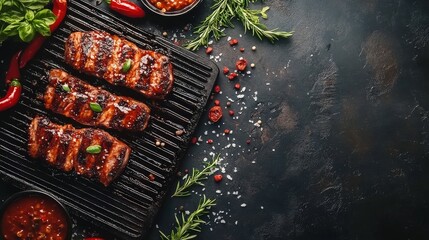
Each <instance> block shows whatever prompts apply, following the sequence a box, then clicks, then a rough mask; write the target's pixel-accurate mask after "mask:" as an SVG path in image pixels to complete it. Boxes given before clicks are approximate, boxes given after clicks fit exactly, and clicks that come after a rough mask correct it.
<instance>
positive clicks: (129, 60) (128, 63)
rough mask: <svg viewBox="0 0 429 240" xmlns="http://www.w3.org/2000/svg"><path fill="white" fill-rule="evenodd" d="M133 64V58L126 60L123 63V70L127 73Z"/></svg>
mask: <svg viewBox="0 0 429 240" xmlns="http://www.w3.org/2000/svg"><path fill="white" fill-rule="evenodd" d="M131 64H132V61H131V59H129V58H128V59H127V60H125V63H124V64H123V65H122V72H123V73H127V72H128V71H130V68H131Z"/></svg>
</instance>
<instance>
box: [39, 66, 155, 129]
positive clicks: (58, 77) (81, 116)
mask: <svg viewBox="0 0 429 240" xmlns="http://www.w3.org/2000/svg"><path fill="white" fill-rule="evenodd" d="M43 98H44V102H45V107H46V108H47V109H50V110H52V111H54V112H56V113H60V114H62V115H64V116H66V117H70V118H72V119H74V120H76V121H77V122H80V123H82V124H84V125H89V126H97V127H98V126H101V127H105V128H112V129H118V130H131V131H143V130H144V129H145V128H146V126H147V124H148V121H149V117H150V109H149V107H148V106H147V105H146V104H144V103H141V102H138V101H136V100H134V99H132V98H129V97H121V96H116V95H114V94H111V93H110V92H108V91H105V90H102V89H100V88H96V87H94V86H91V85H89V84H87V83H85V82H84V81H82V80H80V79H78V78H76V77H73V76H71V75H69V74H68V73H66V72H64V71H62V70H59V69H52V70H51V71H50V73H49V84H48V87H47V88H46V92H45V94H44V97H43Z"/></svg>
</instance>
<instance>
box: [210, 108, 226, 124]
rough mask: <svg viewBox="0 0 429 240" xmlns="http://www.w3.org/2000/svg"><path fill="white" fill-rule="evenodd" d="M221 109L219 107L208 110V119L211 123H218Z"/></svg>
mask: <svg viewBox="0 0 429 240" xmlns="http://www.w3.org/2000/svg"><path fill="white" fill-rule="evenodd" d="M222 115H223V114H222V108H221V107H219V106H214V107H212V108H210V110H209V119H210V121H212V122H214V123H215V122H218V121H219V120H220V119H221V118H222Z"/></svg>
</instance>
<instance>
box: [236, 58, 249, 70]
mask: <svg viewBox="0 0 429 240" xmlns="http://www.w3.org/2000/svg"><path fill="white" fill-rule="evenodd" d="M246 67H247V61H246V59H244V58H242V59H239V60H238V61H237V62H236V63H235V68H236V69H237V70H238V71H244V70H246Z"/></svg>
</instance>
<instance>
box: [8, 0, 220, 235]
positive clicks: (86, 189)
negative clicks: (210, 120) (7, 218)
mask: <svg viewBox="0 0 429 240" xmlns="http://www.w3.org/2000/svg"><path fill="white" fill-rule="evenodd" d="M89 30H104V31H106V32H108V33H111V34H117V35H120V36H123V37H125V38H126V39H128V40H130V41H132V42H134V43H135V44H137V45H138V46H139V47H140V48H145V49H151V50H155V51H158V52H161V53H163V54H165V55H167V56H169V57H170V59H171V61H172V63H173V69H174V77H175V83H174V86H173V90H172V92H171V93H170V94H169V95H168V96H167V98H166V99H165V100H162V101H149V100H147V99H144V98H143V97H141V96H140V95H138V94H137V93H134V92H132V91H131V90H128V89H125V88H120V87H113V86H111V85H109V84H108V83H106V82H104V81H103V80H99V79H97V78H95V77H91V76H88V75H85V74H81V73H79V72H77V71H75V70H73V69H72V68H71V67H70V66H67V64H66V63H65V62H64V60H63V59H64V56H63V53H64V41H65V39H66V38H67V37H68V35H69V34H70V33H71V32H74V31H89ZM51 68H60V69H63V70H65V71H67V72H69V73H70V74H72V75H74V76H77V77H78V78H80V79H83V80H85V81H86V82H88V83H90V84H92V85H95V86H101V87H102V88H104V89H106V90H108V91H110V92H112V93H114V94H117V95H124V96H131V97H133V98H134V99H136V100H139V101H143V102H145V103H147V104H148V105H149V107H150V108H151V110H152V114H151V119H150V121H149V125H148V128H147V129H146V130H145V132H142V133H128V132H119V131H115V130H110V129H108V130H107V131H108V132H109V133H110V134H112V135H113V136H115V137H118V138H119V139H120V140H122V141H124V142H125V143H127V144H128V145H129V146H130V147H131V148H132V154H131V156H130V161H129V163H128V166H127V167H126V169H125V171H124V172H123V173H122V175H121V176H120V177H119V178H118V179H117V180H115V181H114V182H113V183H112V184H111V185H110V186H108V187H104V186H102V185H101V184H100V183H96V182H94V181H91V180H88V179H85V178H83V177H80V176H76V175H74V174H65V173H62V172H60V171H57V170H55V169H52V168H50V167H48V166H47V165H45V164H42V162H41V161H40V160H33V159H31V158H30V157H29V156H28V153H27V141H28V140H27V134H28V133H27V131H28V130H27V129H28V126H29V123H30V121H31V119H32V118H33V117H34V116H36V115H46V116H48V117H49V118H50V119H51V120H52V121H53V122H55V123H59V124H66V123H69V124H73V125H74V126H75V127H77V128H82V127H84V126H82V125H80V124H79V123H77V122H75V121H73V120H71V119H67V118H65V117H63V116H61V115H59V114H55V113H53V112H50V111H49V110H46V109H45V108H44V106H43V102H42V100H41V99H40V97H41V96H42V95H43V93H44V91H45V89H46V86H47V75H48V71H49V70H50V69H51ZM218 72H219V70H218V68H217V66H216V65H215V64H214V63H213V62H211V61H209V60H207V59H205V58H202V57H200V56H198V55H195V54H194V53H191V52H189V51H187V50H184V49H182V48H180V47H178V46H175V45H174V44H172V43H170V42H168V41H167V40H165V39H163V38H162V37H158V36H155V35H154V34H152V33H149V32H146V31H144V30H141V29H138V28H136V27H133V26H130V25H129V24H128V23H126V22H124V21H122V20H120V19H118V18H116V17H114V16H112V15H111V14H109V13H107V12H104V11H102V10H98V9H94V7H93V6H92V5H90V3H86V2H82V1H77V0H73V1H69V7H68V14H67V16H66V18H65V19H64V22H63V23H62V25H61V26H60V28H59V29H58V30H57V31H56V32H55V33H54V34H53V35H52V36H51V37H50V38H49V39H48V41H47V42H46V44H45V45H44V48H43V49H41V51H40V52H39V53H38V55H37V56H36V58H35V59H34V60H33V61H32V62H31V63H30V64H29V65H28V67H26V68H25V69H24V70H23V72H22V76H23V77H22V79H23V95H22V97H21V100H20V102H19V104H18V106H16V107H15V108H13V109H11V110H9V111H7V112H3V113H2V115H1V118H0V176H1V178H2V179H3V180H4V181H6V182H8V183H11V184H13V185H15V186H17V187H19V188H21V189H39V190H44V191H47V192H49V193H51V194H53V195H54V196H56V197H57V198H58V199H59V200H60V201H61V202H62V203H63V204H64V205H66V206H67V208H68V209H69V210H70V212H71V214H72V215H73V216H75V217H77V218H82V219H84V220H86V221H89V222H91V223H93V224H94V225H96V226H98V227H100V228H102V229H104V230H106V231H109V232H111V233H112V234H114V235H115V236H117V237H118V238H121V239H142V238H144V236H145V235H146V233H147V231H148V230H149V228H150V226H151V225H152V221H153V219H154V216H155V214H156V213H157V212H158V209H159V207H160V206H161V203H162V201H163V199H164V198H165V195H166V192H167V190H168V188H169V187H170V185H171V182H172V180H173V179H174V178H173V177H174V176H175V174H174V173H175V172H176V170H177V163H178V162H179V161H180V159H181V158H183V156H184V153H185V151H186V148H187V146H188V143H189V138H190V136H191V134H192V133H193V132H194V130H195V128H196V126H197V124H198V120H199V118H200V116H201V114H202V111H203V108H204V106H205V104H206V103H207V100H208V97H209V95H210V91H211V89H212V87H213V85H214V82H215V80H216V78H217V75H218ZM179 129H182V130H185V134H183V135H182V136H176V135H175V132H176V130H179ZM156 140H160V141H162V142H164V143H165V147H163V148H160V147H157V146H155V141H156ZM149 174H153V175H154V176H155V180H154V181H150V180H149V177H148V176H149Z"/></svg>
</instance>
